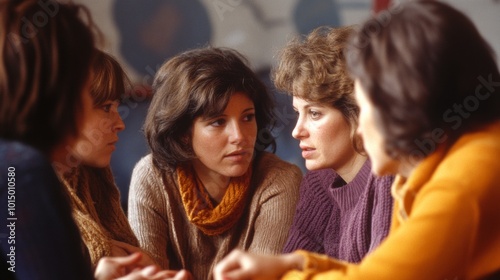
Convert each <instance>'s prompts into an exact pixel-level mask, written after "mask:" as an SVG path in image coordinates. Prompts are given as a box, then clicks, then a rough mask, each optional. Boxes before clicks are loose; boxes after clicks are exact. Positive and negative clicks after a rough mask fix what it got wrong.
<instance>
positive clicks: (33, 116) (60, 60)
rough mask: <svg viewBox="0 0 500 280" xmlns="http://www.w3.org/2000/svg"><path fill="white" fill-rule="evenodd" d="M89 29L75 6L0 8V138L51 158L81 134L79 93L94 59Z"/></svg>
mask: <svg viewBox="0 0 500 280" xmlns="http://www.w3.org/2000/svg"><path fill="white" fill-rule="evenodd" d="M81 11H83V12H85V13H86V14H87V17H88V19H89V24H87V23H84V22H83V21H82V19H81V18H80V17H79V16H80V12H81ZM41 13H45V14H44V15H45V16H44V17H42V16H41V15H42V14H41ZM92 26H93V24H92V21H91V20H90V17H89V16H88V11H87V10H86V9H85V8H84V7H82V6H79V5H74V4H63V3H59V2H56V1H35V0H26V1H1V2H0V51H1V53H0V137H2V138H5V139H10V140H17V141H21V142H24V143H26V144H28V145H31V146H33V147H36V148H38V149H40V150H41V151H43V152H45V153H50V152H51V151H52V150H53V149H54V148H55V146H56V145H58V144H60V143H61V141H62V140H63V139H64V138H65V137H67V136H68V135H71V134H73V135H77V134H78V133H79V131H78V130H79V127H78V123H79V118H78V116H79V115H80V114H81V104H82V103H81V101H82V94H81V93H82V91H83V89H84V87H85V86H86V84H87V82H88V80H89V75H90V65H91V63H92V60H93V53H94V37H93V33H92Z"/></svg>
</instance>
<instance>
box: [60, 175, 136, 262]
mask: <svg viewBox="0 0 500 280" xmlns="http://www.w3.org/2000/svg"><path fill="white" fill-rule="evenodd" d="M62 181H63V183H64V186H65V187H66V190H67V193H68V195H69V198H70V204H71V208H72V214H73V219H74V220H75V222H76V224H77V226H78V228H79V229H80V232H81V235H82V239H83V241H84V243H85V246H87V249H88V251H89V254H90V258H91V261H92V265H93V268H95V267H96V265H97V262H98V261H99V259H100V258H102V257H104V256H110V255H111V247H112V244H111V240H117V241H122V242H125V243H128V244H130V245H133V246H139V245H138V241H137V238H136V237H135V236H134V233H133V232H132V229H131V228H130V225H129V223H128V221H127V217H126V216H125V213H124V212H123V210H122V208H121V205H120V194H119V192H118V189H117V187H116V185H115V183H114V179H113V175H112V173H111V170H110V168H109V167H108V168H92V167H86V166H80V167H78V168H75V169H74V170H73V172H71V174H67V175H66V176H65V177H64V178H63V179H62Z"/></svg>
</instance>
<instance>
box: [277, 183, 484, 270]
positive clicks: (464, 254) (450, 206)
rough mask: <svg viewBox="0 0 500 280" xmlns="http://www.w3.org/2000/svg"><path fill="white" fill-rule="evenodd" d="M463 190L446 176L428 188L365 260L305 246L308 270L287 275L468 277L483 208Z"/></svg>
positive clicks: (304, 254) (302, 252)
mask: <svg viewBox="0 0 500 280" xmlns="http://www.w3.org/2000/svg"><path fill="white" fill-rule="evenodd" d="M450 186H452V187H450ZM459 189H461V188H460V187H458V186H457V182H446V181H441V182H440V183H439V184H435V185H433V186H432V187H430V188H427V190H425V191H422V193H420V194H419V196H418V197H417V199H416V200H415V203H414V207H413V209H412V213H411V215H410V217H409V219H408V220H406V221H405V222H403V223H402V224H401V226H400V227H398V228H396V229H393V231H392V232H391V233H390V235H389V236H388V237H387V239H386V240H385V241H383V243H382V244H381V245H380V247H378V248H377V249H375V251H373V252H372V253H371V254H369V255H368V256H366V257H365V258H364V259H363V261H362V262H361V263H360V264H358V265H356V264H348V263H344V262H341V261H338V260H335V259H329V258H328V257H325V256H320V255H316V254H312V253H307V252H304V251H299V252H297V253H298V254H301V255H303V256H304V257H305V266H304V270H303V271H300V272H299V271H291V272H289V273H287V274H285V275H284V276H283V279H374V280H377V279H415V280H416V279H463V278H464V272H463V270H464V268H465V267H467V264H468V262H469V261H470V257H471V255H472V252H471V251H472V242H473V240H474V238H475V235H476V234H477V228H478V221H479V207H478V205H477V203H475V202H474V201H473V200H472V199H471V198H470V197H469V196H468V195H466V194H464V193H462V192H460V191H458V190H459ZM395 211H398V210H397V207H395Z"/></svg>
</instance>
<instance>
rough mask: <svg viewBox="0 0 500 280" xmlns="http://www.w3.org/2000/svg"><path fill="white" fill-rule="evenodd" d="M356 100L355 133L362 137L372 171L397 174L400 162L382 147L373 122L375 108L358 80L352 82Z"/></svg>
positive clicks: (381, 140) (381, 136)
mask: <svg viewBox="0 0 500 280" xmlns="http://www.w3.org/2000/svg"><path fill="white" fill-rule="evenodd" d="M354 92H355V96H356V101H357V102H358V105H359V108H360V115H359V125H358V131H357V133H358V134H359V135H360V136H361V137H362V138H363V140H364V141H363V145H364V148H365V151H366V152H367V153H368V156H369V157H370V160H371V162H372V172H373V173H374V174H376V175H379V176H382V175H390V174H397V173H398V170H399V168H400V163H399V161H397V160H394V159H393V158H391V157H390V156H389V155H387V153H386V152H385V149H384V143H385V140H384V137H383V135H382V133H381V131H380V129H379V128H378V126H377V124H376V122H375V110H376V109H375V108H374V107H373V104H372V103H371V102H370V100H369V99H368V98H367V96H366V92H365V90H364V89H363V87H361V84H360V83H359V80H357V79H356V81H355V83H354Z"/></svg>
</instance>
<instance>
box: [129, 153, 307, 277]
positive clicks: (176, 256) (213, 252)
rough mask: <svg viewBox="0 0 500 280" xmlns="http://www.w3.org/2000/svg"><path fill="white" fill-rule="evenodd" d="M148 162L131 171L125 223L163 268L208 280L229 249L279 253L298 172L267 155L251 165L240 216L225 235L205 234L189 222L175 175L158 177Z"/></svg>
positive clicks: (295, 194)
mask: <svg viewBox="0 0 500 280" xmlns="http://www.w3.org/2000/svg"><path fill="white" fill-rule="evenodd" d="M151 159H152V157H151V155H148V156H146V157H144V158H143V159H141V161H139V162H138V163H137V165H136V167H135V168H134V172H133V175H132V181H131V185H130V193H129V220H130V224H131V226H132V229H133V230H134V232H135V234H136V235H137V238H138V239H139V243H140V245H141V247H142V248H143V249H144V250H145V251H146V252H148V253H149V254H150V255H151V256H152V257H153V258H154V259H155V261H156V262H157V263H158V264H160V265H161V266H162V267H163V268H164V269H166V268H169V269H181V268H185V269H187V270H189V271H190V272H191V273H193V276H194V279H212V270H213V267H214V266H215V264H216V263H217V262H218V261H220V260H221V259H222V258H223V257H224V256H226V255H227V254H228V253H229V252H230V251H231V250H232V249H234V248H237V247H238V248H240V249H243V250H247V251H250V252H256V253H266V254H278V253H280V252H281V251H282V250H283V245H284V244H285V241H286V238H287V236H288V230H289V228H290V225H291V224H292V220H293V214H294V211H295V206H296V202H297V200H298V197H299V185H300V181H301V179H302V173H301V171H300V169H299V168H298V167H297V166H295V165H292V164H290V163H287V162H285V161H283V160H281V159H279V158H278V157H277V156H275V155H273V154H270V153H262V154H261V155H260V156H258V157H257V158H256V159H255V160H254V163H253V167H252V170H253V172H252V178H251V183H250V188H249V191H248V196H249V199H248V200H247V202H246V204H245V205H241V206H240V207H242V208H243V209H244V210H243V214H242V215H241V217H240V218H239V219H238V221H237V222H236V223H235V224H234V226H232V227H231V228H229V229H228V230H227V231H225V232H223V233H221V234H216V235H207V234H205V233H204V232H203V231H201V230H200V229H199V228H198V227H197V226H196V225H194V224H193V223H191V222H190V221H189V218H188V216H187V215H186V211H185V208H184V205H183V203H182V198H181V193H180V191H179V185H178V183H177V179H178V178H177V177H178V176H177V173H176V172H172V173H167V172H160V171H158V170H157V169H156V168H154V167H153V165H152V160H151Z"/></svg>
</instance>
